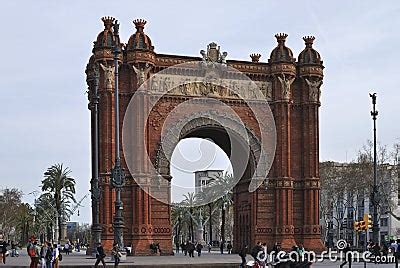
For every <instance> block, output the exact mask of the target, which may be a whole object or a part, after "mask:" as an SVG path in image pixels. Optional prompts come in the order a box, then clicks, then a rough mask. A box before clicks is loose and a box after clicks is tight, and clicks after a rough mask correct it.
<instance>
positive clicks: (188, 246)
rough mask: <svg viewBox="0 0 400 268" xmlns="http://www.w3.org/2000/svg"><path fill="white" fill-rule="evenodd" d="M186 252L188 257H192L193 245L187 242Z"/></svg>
mask: <svg viewBox="0 0 400 268" xmlns="http://www.w3.org/2000/svg"><path fill="white" fill-rule="evenodd" d="M187 251H188V253H189V257H192V258H193V257H194V244H193V243H192V242H188V244H187Z"/></svg>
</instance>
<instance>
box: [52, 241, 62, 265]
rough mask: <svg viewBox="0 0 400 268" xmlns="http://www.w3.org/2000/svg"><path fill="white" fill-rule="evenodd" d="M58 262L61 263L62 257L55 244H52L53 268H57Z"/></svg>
mask: <svg viewBox="0 0 400 268" xmlns="http://www.w3.org/2000/svg"><path fill="white" fill-rule="evenodd" d="M59 261H62V255H61V252H60V249H59V248H58V245H57V244H53V250H52V259H51V262H52V263H53V268H58V263H59Z"/></svg>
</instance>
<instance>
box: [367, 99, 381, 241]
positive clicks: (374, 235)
mask: <svg viewBox="0 0 400 268" xmlns="http://www.w3.org/2000/svg"><path fill="white" fill-rule="evenodd" d="M369 96H370V97H371V99H372V111H371V116H372V120H373V122H374V130H373V131H374V184H373V188H372V195H371V199H372V205H373V214H372V222H373V224H372V240H373V241H374V242H375V243H379V222H378V202H379V201H378V195H379V193H378V185H377V160H376V154H377V153H376V118H377V116H378V111H377V110H376V107H375V106H376V93H373V94H369Z"/></svg>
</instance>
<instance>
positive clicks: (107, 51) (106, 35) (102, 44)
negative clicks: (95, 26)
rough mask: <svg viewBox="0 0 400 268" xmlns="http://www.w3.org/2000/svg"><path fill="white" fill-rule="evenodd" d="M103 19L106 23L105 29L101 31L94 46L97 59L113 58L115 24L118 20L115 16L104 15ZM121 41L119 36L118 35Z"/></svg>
mask: <svg viewBox="0 0 400 268" xmlns="http://www.w3.org/2000/svg"><path fill="white" fill-rule="evenodd" d="M101 20H102V21H103V23H104V30H103V31H102V32H100V33H99V34H98V36H97V39H96V41H95V42H94V46H93V53H94V55H95V58H96V60H112V59H113V57H114V55H113V46H114V44H115V37H114V30H113V26H114V24H115V23H116V22H117V21H116V20H115V18H113V17H109V16H107V17H103V18H101ZM117 38H118V40H116V41H117V42H118V43H120V42H119V37H117Z"/></svg>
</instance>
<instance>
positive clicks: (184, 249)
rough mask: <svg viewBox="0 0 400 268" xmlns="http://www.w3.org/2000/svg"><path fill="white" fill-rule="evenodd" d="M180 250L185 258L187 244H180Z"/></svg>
mask: <svg viewBox="0 0 400 268" xmlns="http://www.w3.org/2000/svg"><path fill="white" fill-rule="evenodd" d="M181 249H182V251H183V254H185V256H187V243H183V242H182V244H181Z"/></svg>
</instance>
